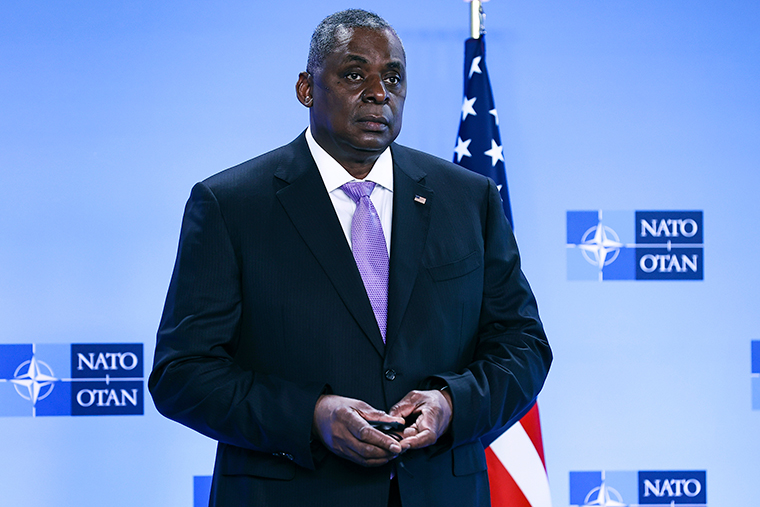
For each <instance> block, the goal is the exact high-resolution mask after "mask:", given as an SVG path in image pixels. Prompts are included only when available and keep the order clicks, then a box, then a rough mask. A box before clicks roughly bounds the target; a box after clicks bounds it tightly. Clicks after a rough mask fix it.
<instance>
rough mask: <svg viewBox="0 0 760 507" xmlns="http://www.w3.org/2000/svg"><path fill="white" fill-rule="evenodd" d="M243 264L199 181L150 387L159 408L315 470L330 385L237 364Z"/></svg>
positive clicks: (211, 432) (183, 235)
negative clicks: (314, 436) (315, 423)
mask: <svg viewBox="0 0 760 507" xmlns="http://www.w3.org/2000/svg"><path fill="white" fill-rule="evenodd" d="M241 297H242V295H241V275H240V262H239V259H238V258H237V255H236V252H235V249H234V247H233V243H232V241H231V239H230V236H229V233H228V230H227V227H226V225H225V222H224V217H223V216H222V213H221V211H220V207H219V203H218V202H217V200H216V197H215V196H214V194H213V193H212V191H211V190H210V189H209V188H208V187H207V186H205V185H204V184H202V183H199V184H197V185H196V186H195V187H194V188H193V191H192V193H191V196H190V199H189V200H188V203H187V206H186V208H185V214H184V218H183V221H182V230H181V233H180V241H179V249H178V253H177V259H176V263H175V266H174V272H173V274H172V279H171V283H170V286H169V291H168V294H167V298H166V304H165V306H164V311H163V316H162V318H161V323H160V326H159V330H158V336H157V343H156V352H155V359H154V366H153V371H152V373H151V375H150V379H149V388H150V392H151V394H152V396H153V400H154V403H155V405H156V408H157V409H158V411H159V412H161V413H162V414H163V415H165V416H166V417H168V418H170V419H173V420H175V421H177V422H179V423H181V424H184V425H186V426H188V427H190V428H193V429H195V430H196V431H198V432H200V433H202V434H204V435H206V436H209V437H211V438H213V439H216V440H219V441H221V442H225V443H228V444H232V445H235V446H238V447H243V448H247V449H251V450H255V451H260V452H266V453H277V454H282V455H289V456H290V457H292V458H293V460H294V461H295V462H296V463H298V464H299V465H301V466H305V467H308V468H313V466H314V465H313V461H312V457H311V454H310V445H309V441H310V437H311V423H312V419H313V411H314V405H315V403H316V400H317V398H318V397H319V395H320V394H321V393H322V392H323V391H324V390H325V389H326V386H324V385H317V384H309V385H299V384H295V383H293V382H287V381H285V380H283V379H280V378H278V377H276V376H272V375H265V374H262V373H257V372H255V371H246V370H244V369H242V368H241V367H240V366H239V365H238V364H236V362H235V359H234V358H235V351H236V349H237V340H238V339H239V329H240V318H241V304H242V303H241Z"/></svg>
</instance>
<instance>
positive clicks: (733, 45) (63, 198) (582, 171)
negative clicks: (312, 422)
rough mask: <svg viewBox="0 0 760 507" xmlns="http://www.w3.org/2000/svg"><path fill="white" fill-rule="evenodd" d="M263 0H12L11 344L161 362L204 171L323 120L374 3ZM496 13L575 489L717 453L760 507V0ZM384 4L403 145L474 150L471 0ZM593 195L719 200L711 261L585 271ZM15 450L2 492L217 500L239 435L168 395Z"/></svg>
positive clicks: (554, 425) (563, 442)
mask: <svg viewBox="0 0 760 507" xmlns="http://www.w3.org/2000/svg"><path fill="white" fill-rule="evenodd" d="M262 4H263V2H242V1H230V2H224V3H219V2H198V1H183V2H179V1H165V2H147V1H134V2H94V1H82V2H62V1H60V2H56V1H35V0H31V1H28V2H5V3H3V4H2V5H0V140H1V141H0V266H1V267H0V345H7V344H72V343H144V350H145V354H144V356H145V357H144V359H145V361H147V363H150V359H151V357H152V351H153V345H154V343H155V329H156V326H157V324H158V319H159V316H160V312H161V308H162V304H163V299H164V296H165V293H166V288H167V285H168V281H169V276H170V273H171V268H172V265H173V262H174V255H175V252H176V243H177V238H178V232H179V226H180V218H181V213H182V209H183V206H184V203H185V200H186V199H187V196H188V195H189V191H190V188H191V186H192V185H193V183H195V182H196V181H198V180H200V179H203V178H205V177H206V176H208V175H210V174H212V173H214V172H217V171H219V170H221V169H224V168H226V167H228V166H231V165H233V164H236V163H238V162H241V161H243V160H246V159H248V158H251V157H252V156H254V155H257V154H260V153H262V152H264V151H267V150H269V149H271V148H274V147H276V146H279V145H281V144H283V143H285V142H287V141H289V140H291V139H292V138H293V137H295V136H296V135H298V133H300V131H301V130H302V129H303V128H304V127H305V126H306V123H307V113H306V110H305V109H304V108H303V107H302V106H301V105H300V104H299V103H298V102H297V101H296V99H295V94H294V85H295V80H296V77H297V74H298V72H299V71H301V70H303V68H304V66H305V59H306V50H307V46H308V40H309V36H310V34H311V31H312V30H313V28H314V26H315V25H316V24H317V23H318V22H319V20H320V19H321V18H322V17H324V15H326V14H328V13H330V12H333V11H335V10H338V9H341V8H345V7H348V6H351V5H350V4H348V5H347V4H346V3H344V2H334V1H328V0H325V1H323V2H320V3H319V8H318V9H315V8H314V5H316V4H315V3H314V2H304V1H296V0H283V1H280V2H272V3H271V4H272V5H273V6H275V7H267V6H262ZM357 4H358V6H364V7H369V8H373V6H375V5H377V4H376V3H367V2H355V4H354V5H357ZM485 8H486V12H487V21H486V26H487V29H488V36H487V37H488V39H487V40H488V57H487V61H488V67H489V72H490V74H491V80H492V85H493V88H494V96H495V100H496V105H497V107H498V109H499V116H500V120H501V137H502V140H503V141H504V155H505V159H506V164H507V172H508V179H509V185H510V190H511V197H512V205H513V213H514V219H515V223H516V232H517V237H518V242H519V244H520V247H521V250H522V253H523V257H524V270H525V272H526V274H527V276H528V278H529V280H530V281H531V283H532V285H533V287H534V290H535V292H536V294H537V297H538V300H539V304H540V308H541V312H542V316H543V318H544V321H545V324H546V328H547V331H548V333H549V336H550V340H551V342H552V345H553V347H554V350H555V354H556V362H555V364H554V366H553V369H552V371H551V373H550V376H549V379H548V382H547V385H546V388H545V390H544V392H543V393H542V395H541V397H540V399H539V401H540V408H541V414H542V424H543V435H544V444H545V448H546V461H547V467H548V470H549V478H550V483H551V487H552V495H553V504H554V505H555V506H565V505H569V503H570V492H569V478H570V472H580V471H602V470H607V471H640V470H666V471H667V470H698V471H706V473H707V474H706V477H707V479H706V481H707V484H708V491H709V493H708V496H707V501H708V503H709V504H711V505H734V506H737V505H753V504H755V503H756V501H757V500H756V499H757V498H760V483H758V481H757V476H758V473H759V472H760V438H758V434H759V433H760V410H758V409H760V406H757V407H755V408H756V409H755V410H753V406H752V385H753V383H754V384H758V381H757V378H756V377H755V378H753V377H752V376H751V363H750V357H751V356H750V350H751V342H752V341H753V340H760V335H759V334H758V331H757V330H758V328H760V312H758V310H757V305H758V303H757V301H758V289H757V287H758V286H759V285H760V268H758V264H757V263H756V262H754V261H753V258H754V255H755V253H756V251H757V248H758V247H760V241H759V240H758V235H757V233H756V232H755V230H754V224H756V223H757V222H758V219H760V206H759V205H758V200H757V192H758V189H760V172H759V171H758V163H759V162H760V142H758V139H760V94H759V93H758V84H759V78H760V38H758V36H757V31H756V30H757V26H758V25H759V24H760V4H758V3H756V2H748V1H735V2H724V3H719V2H708V1H704V0H697V1H685V0H673V1H666V2H662V1H652V0H644V1H642V0H638V1H632V0H619V1H615V2H599V1H595V2H594V1H588V0H577V1H572V2H567V1H558V0H553V1H541V2H536V1H526V0H522V1H511V2H506V1H498V0H494V1H492V2H489V3H487V4H485ZM379 14H381V15H383V16H384V17H386V18H387V19H388V20H389V21H390V22H391V23H392V24H393V25H394V26H395V27H396V28H397V30H398V32H399V34H400V35H401V37H402V39H403V40H404V43H405V45H406V49H407V54H408V68H409V80H410V81H409V93H408V98H407V107H406V114H405V122H404V123H405V125H404V130H403V132H402V134H401V137H400V139H399V140H400V141H401V142H402V143H404V144H407V145H410V146H413V147H415V148H419V149H422V150H425V151H428V152H431V153H434V154H437V155H439V156H442V157H444V158H447V159H449V158H451V156H452V153H453V147H454V141H455V140H456V131H457V127H458V119H459V109H460V107H461V103H462V97H461V95H462V65H463V63H462V60H463V42H464V40H465V38H466V37H467V35H468V6H467V5H466V4H464V3H463V2H461V1H459V0H446V1H442V0H420V1H415V2H410V1H400V0H387V1H386V2H384V3H382V9H381V10H380V11H379ZM572 210H609V211H613V210H619V211H625V212H630V213H633V211H635V210H700V211H703V213H704V215H703V216H704V223H703V231H704V280H703V281H693V282H682V281H664V282H636V281H620V282H595V281H572V280H568V273H567V258H568V252H567V246H566V239H567V236H566V225H567V222H566V221H567V214H566V213H567V211H572ZM3 350H10V349H3ZM2 359H3V358H2V357H0V362H2ZM147 371H148V366H147V365H146V366H145V373H147ZM758 371H760V370H758ZM12 389H14V388H13V387H12V386H11V383H9V382H2V381H0V399H2V397H3V396H6V395H7V396H11V395H12V396H16V395H17V394H16V393H15V391H11V390H12ZM757 389H758V390H760V386H758V388H757ZM4 393H5V394H4ZM8 393H11V395H9V394H8ZM756 396H757V394H756ZM8 399H10V398H8ZM14 399H15V398H14ZM0 412H2V408H1V407H0ZM0 449H2V456H3V459H2V460H0V491H1V492H2V493H1V494H0V497H1V498H2V501H0V503H2V504H3V505H6V504H7V505H25V506H27V507H35V506H46V505H79V506H83V507H85V506H93V507H95V506H97V507H101V506H104V505H108V506H114V507H116V506H119V507H120V506H124V507H127V506H133V505H177V506H182V505H186V506H190V505H192V504H193V476H199V475H208V474H210V473H211V470H212V464H213V453H214V445H213V442H211V441H209V440H207V439H206V438H204V437H201V436H199V435H196V434H194V433H193V432H191V431H190V430H187V429H185V428H183V427H181V426H179V425H177V424H175V423H173V422H170V421H168V420H165V419H163V418H162V417H161V416H159V415H158V414H157V413H156V411H155V409H154V408H153V406H152V403H151V402H150V399H149V397H148V398H146V403H145V407H144V415H142V416H139V415H138V416H107V417H106V416H104V417H67V416H60V417H59V416H56V417H34V418H33V417H29V416H0ZM629 501H630V500H629Z"/></svg>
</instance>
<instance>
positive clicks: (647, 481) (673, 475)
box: [639, 471, 707, 505]
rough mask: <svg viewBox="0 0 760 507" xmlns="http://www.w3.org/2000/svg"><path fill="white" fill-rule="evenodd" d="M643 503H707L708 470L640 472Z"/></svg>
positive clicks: (640, 493) (640, 502)
mask: <svg viewBox="0 0 760 507" xmlns="http://www.w3.org/2000/svg"><path fill="white" fill-rule="evenodd" d="M639 504H641V505H707V472H705V471H681V472H651V471H641V472H639Z"/></svg>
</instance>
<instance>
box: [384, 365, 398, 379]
mask: <svg viewBox="0 0 760 507" xmlns="http://www.w3.org/2000/svg"><path fill="white" fill-rule="evenodd" d="M385 378H386V379H388V380H394V379H395V378H396V370H393V369H391V368H389V369H387V370H385Z"/></svg>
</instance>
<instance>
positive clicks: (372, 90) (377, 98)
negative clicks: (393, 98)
mask: <svg viewBox="0 0 760 507" xmlns="http://www.w3.org/2000/svg"><path fill="white" fill-rule="evenodd" d="M366 83H367V86H366V88H365V89H364V93H363V94H362V99H364V100H365V101H367V100H371V101H374V102H377V103H381V104H382V103H384V102H386V101H387V100H388V89H387V88H386V86H385V82H384V81H383V79H382V78H381V77H379V76H376V77H371V78H369V79H367V81H366Z"/></svg>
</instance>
